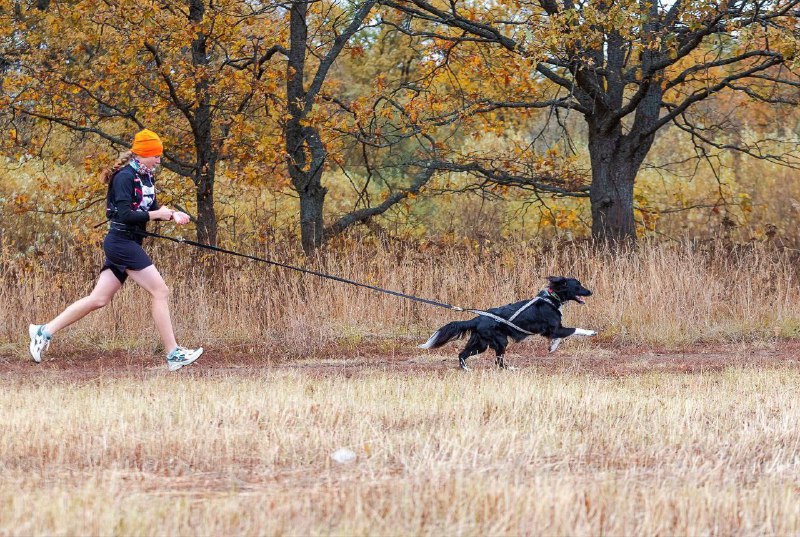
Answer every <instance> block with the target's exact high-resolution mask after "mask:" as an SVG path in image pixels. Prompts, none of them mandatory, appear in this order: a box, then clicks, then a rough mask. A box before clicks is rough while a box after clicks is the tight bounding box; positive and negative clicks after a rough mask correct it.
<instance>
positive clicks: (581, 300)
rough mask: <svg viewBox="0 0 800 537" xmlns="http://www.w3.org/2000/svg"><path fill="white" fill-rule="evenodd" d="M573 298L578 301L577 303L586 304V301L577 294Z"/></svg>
mask: <svg viewBox="0 0 800 537" xmlns="http://www.w3.org/2000/svg"><path fill="white" fill-rule="evenodd" d="M575 300H577V301H578V304H586V302H584V301H583V299H582V298H581V297H579V296H576V297H575Z"/></svg>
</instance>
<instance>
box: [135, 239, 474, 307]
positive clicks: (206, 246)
mask: <svg viewBox="0 0 800 537" xmlns="http://www.w3.org/2000/svg"><path fill="white" fill-rule="evenodd" d="M129 232H130V233H136V234H139V235H144V236H146V237H155V238H158V239H166V240H168V241H172V242H177V243H179V244H188V245H190V246H195V247H197V248H202V249H205V250H211V251H213V252H220V253H223V254H229V255H234V256H237V257H244V258H245V259H251V260H253V261H259V262H261V263H267V264H269V265H275V266H276V267H282V268H286V269H290V270H295V271H297V272H302V273H303V274H311V275H313V276H319V277H320V278H327V279H329V280H334V281H337V282H342V283H349V284H350V285H355V286H356V287H363V288H365V289H372V290H373V291H378V292H379V293H386V294H389V295H394V296H397V297H400V298H407V299H409V300H414V301H416V302H422V303H424V304H430V305H431V306H438V307H440V308H446V309H449V310H456V311H472V310H469V309H466V308H459V307H458V306H452V305H450V304H445V303H444V302H437V301H435V300H428V299H427V298H420V297H417V296H413V295H408V294H406V293H401V292H399V291H392V290H390V289H383V288H381V287H377V286H374V285H369V284H366V283H361V282H356V281H353V280H348V279H347V278H340V277H339V276H333V275H331V274H325V273H324V272H317V271H315V270H309V269H304V268H301V267H295V266H293V265H287V264H286V263H281V262H279V261H273V260H271V259H267V258H265V257H258V256H254V255H249V254H243V253H240V252H234V251H233V250H226V249H225V248H220V247H218V246H212V245H210V244H204V243H202V242H197V241H193V240H189V239H184V238H177V237H169V236H167V235H159V234H158V233H152V232H150V231H142V230H135V231H134V230H131V231H129Z"/></svg>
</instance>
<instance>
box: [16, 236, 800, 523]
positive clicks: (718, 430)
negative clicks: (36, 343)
mask: <svg viewBox="0 0 800 537" xmlns="http://www.w3.org/2000/svg"><path fill="white" fill-rule="evenodd" d="M68 251H69V252H70V254H71V255H69V256H67V255H42V256H38V257H37V256H35V255H34V256H28V257H26V258H23V259H18V258H16V257H13V256H11V255H10V254H9V253H8V252H6V253H4V254H2V255H3V256H5V257H3V258H2V265H0V279H1V280H2V281H0V284H2V285H0V303H3V304H5V307H4V308H2V310H0V330H2V333H0V471H2V476H3V479H2V480H1V481H0V535H319V534H325V535H367V534H369V535H418V534H421V535H520V534H521V535H540V534H541V535H643V534H644V535H731V534H734V535H788V534H798V533H800V485H799V484H800V433H799V432H798V423H800V403H798V399H797V397H796V394H797V393H798V391H800V367H798V364H800V341H798V339H797V336H798V327H799V326H800V304H798V301H797V298H796V297H797V291H798V273H797V269H796V268H795V267H796V266H797V265H796V259H794V258H793V257H792V256H791V255H790V254H789V253H786V252H784V253H774V252H769V251H765V250H761V249H759V248H749V249H747V250H744V249H742V250H741V251H739V250H724V249H722V248H715V247H710V248H707V249H701V248H689V247H685V248H672V249H667V248H656V247H649V246H645V247H643V248H642V249H641V250H640V251H639V252H637V253H636V254H629V255H624V256H622V255H620V256H615V255H611V254H608V253H602V252H601V253H597V252H592V251H589V250H588V249H585V248H582V247H572V248H567V249H564V250H562V251H561V252H560V253H557V254H556V253H551V254H550V255H542V254H541V250H537V249H536V248H524V247H522V246H520V247H515V248H513V249H511V250H510V251H504V252H496V253H494V254H491V255H487V254H486V253H483V254H480V253H476V252H454V251H451V252H444V253H442V252H433V251H431V252H427V253H420V252H411V251H404V250H401V249H399V250H393V249H386V250H385V251H381V252H379V253H378V254H377V255H376V254H375V253H374V252H369V251H368V250H366V249H365V250H363V251H360V250H358V249H353V250H351V251H349V252H347V253H346V254H336V253H330V254H327V255H325V256H321V257H320V258H319V259H316V260H312V261H309V262H307V263H308V264H309V265H310V266H313V267H314V268H315V269H324V270H325V271H327V272H331V273H334V274H337V275H340V276H344V277H348V278H352V279H354V280H358V281H364V282H366V283H370V284H375V285H381V286H385V287H388V288H392V289H396V290H401V291H404V292H409V293H412V294H415V295H419V296H423V297H426V298H432V299H436V300H441V301H445V302H449V303H453V304H458V305H461V306H483V307H486V306H493V305H499V304H502V303H505V302H510V301H512V300H515V299H520V298H526V297H529V296H531V295H532V294H534V293H535V291H536V290H537V289H538V288H539V287H540V286H541V284H542V277H543V276H545V275H547V274H570V275H575V276H577V277H579V278H580V279H581V280H582V281H584V283H586V284H587V286H588V287H590V288H591V289H592V290H594V291H595V296H593V297H591V299H590V301H589V302H590V303H589V305H588V306H587V307H585V308H581V307H577V306H576V307H574V308H573V307H570V308H568V309H567V311H566V312H565V319H566V321H567V323H568V324H572V325H579V326H583V327H587V328H595V329H598V330H599V331H600V336H598V337H597V338H595V339H592V340H577V339H576V340H574V341H573V340H568V341H567V342H565V343H564V344H563V345H562V347H561V348H560V349H559V351H558V352H557V353H555V354H553V355H548V354H546V352H545V348H544V341H543V340H541V339H536V340H531V341H529V342H525V343H523V344H520V345H516V346H512V347H511V348H510V350H509V354H508V358H509V361H510V362H511V363H512V364H514V365H516V366H517V367H519V369H518V370H517V371H497V370H495V369H494V368H493V367H491V364H492V363H493V359H492V357H491V356H488V355H483V356H481V357H478V358H473V359H472V365H474V366H475V367H476V370H475V371H473V372H472V373H463V372H461V371H459V370H457V369H456V363H457V360H456V358H455V354H456V349H457V345H452V344H451V345H448V346H446V347H444V348H442V349H439V350H437V351H436V352H427V351H421V350H419V349H416V347H415V345H416V344H417V343H420V342H422V341H424V340H425V339H426V338H427V336H428V335H429V332H430V331H431V330H433V329H435V328H436V327H437V326H438V325H440V324H442V323H443V322H445V321H447V320H451V319H454V318H462V317H459V314H456V313H453V312H448V311H447V310H439V309H436V308H430V307H427V306H424V305H416V304H411V303H408V302H405V301H401V300H399V299H397V298H394V297H387V296H381V295H376V294H374V293H371V292H369V291H363V290H357V289H351V288H348V287H346V286H342V285H341V284H335V283H327V282H324V281H320V280H311V279H308V278H303V277H299V276H296V275H293V274H288V273H285V272H281V271H278V270H275V269H269V268H263V267H260V266H258V267H253V266H252V265H248V264H244V263H242V264H239V263H236V262H233V261H230V260H219V259H211V260H209V259H205V258H202V257H197V258H195V257H191V256H190V255H187V256H185V257H180V258H179V257H177V256H175V255H174V253H171V252H170V251H168V250H166V249H163V250H162V249H160V245H156V247H155V249H154V256H155V258H156V262H157V265H158V266H159V267H161V269H162V272H163V273H164V274H165V276H166V279H167V281H168V283H170V284H171V286H172V287H173V303H174V308H173V313H174V317H175V324H176V327H177V331H178V334H179V336H180V337H179V339H180V340H181V341H182V342H185V343H186V344H190V345H191V344H203V345H204V346H206V347H207V348H208V352H207V354H206V355H205V356H204V357H203V358H201V360H200V361H199V362H198V363H197V364H196V365H194V366H192V367H191V368H186V369H184V370H181V371H180V372H178V373H177V374H169V373H168V372H167V371H166V366H165V364H164V362H163V357H162V353H161V351H160V350H159V349H157V347H156V345H155V344H154V343H153V342H154V339H155V338H154V331H153V329H152V326H151V325H152V323H151V321H150V319H149V312H148V307H147V299H146V297H144V296H142V294H141V292H139V291H138V290H136V289H135V287H134V286H132V285H131V286H126V288H125V289H124V290H123V291H122V292H121V294H120V295H119V296H118V297H117V298H116V299H115V300H114V302H113V303H112V304H111V306H109V307H108V308H106V309H105V310H103V311H101V312H96V313H94V314H92V316H90V317H89V318H87V319H84V320H83V321H81V323H79V324H78V325H76V326H74V327H72V328H70V329H69V330H67V331H65V332H63V333H60V334H58V336H57V338H56V339H55V340H54V342H53V345H52V346H51V349H50V352H49V354H48V355H47V360H46V361H45V362H44V363H43V364H41V365H39V366H36V365H34V364H32V363H30V362H29V361H28V360H27V358H26V349H25V345H26V340H25V338H24V337H23V336H24V332H25V327H26V326H27V323H28V322H33V321H35V322H43V321H44V320H46V319H47V318H49V317H51V316H52V315H54V314H55V313H57V312H58V310H59V309H60V308H62V307H63V306H65V305H66V304H68V303H69V302H70V301H71V300H74V299H75V298H77V297H79V296H80V295H81V294H82V293H84V292H86V291H87V290H88V289H89V288H90V286H91V282H92V279H93V272H92V271H93V270H94V267H96V266H97V264H98V263H99V258H98V256H97V255H96V252H94V251H91V250H87V251H86V252H83V251H81V250H80V249H73V250H68ZM268 253H269V252H268ZM271 254H272V255H275V256H276V257H277V254H279V252H271ZM340 448H346V449H349V450H352V452H353V453H354V454H355V456H356V458H355V460H354V461H352V462H349V463H338V462H336V461H334V460H333V459H332V458H331V455H332V453H334V452H335V451H336V450H337V449H340Z"/></svg>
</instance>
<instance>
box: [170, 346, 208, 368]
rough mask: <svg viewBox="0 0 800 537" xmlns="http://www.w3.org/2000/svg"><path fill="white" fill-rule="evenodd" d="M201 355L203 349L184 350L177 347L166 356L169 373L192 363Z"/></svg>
mask: <svg viewBox="0 0 800 537" xmlns="http://www.w3.org/2000/svg"><path fill="white" fill-rule="evenodd" d="M201 354H203V347H200V348H199V349H184V348H183V347H178V348H177V349H175V350H174V351H172V352H171V353H169V355H168V356H167V366H169V370H170V371H177V370H178V369H180V368H182V367H183V366H185V365H189V364H191V363H194V361H195V360H197V359H198V358H200V355H201Z"/></svg>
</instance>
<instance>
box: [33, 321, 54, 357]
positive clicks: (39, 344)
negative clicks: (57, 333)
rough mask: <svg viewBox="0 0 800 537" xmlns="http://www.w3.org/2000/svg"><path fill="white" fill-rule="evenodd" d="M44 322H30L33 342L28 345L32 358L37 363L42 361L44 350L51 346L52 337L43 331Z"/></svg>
mask: <svg viewBox="0 0 800 537" xmlns="http://www.w3.org/2000/svg"><path fill="white" fill-rule="evenodd" d="M43 326H44V325H43V324H29V325H28V335H29V336H30V338H31V344H30V346H29V347H28V348H29V349H30V351H31V358H33V361H34V362H36V363H37V364H38V363H39V362H41V361H42V352H44V351H45V350H47V349H48V348H50V338H49V337H46V336H45V335H44V334H43V333H42V327H43Z"/></svg>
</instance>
